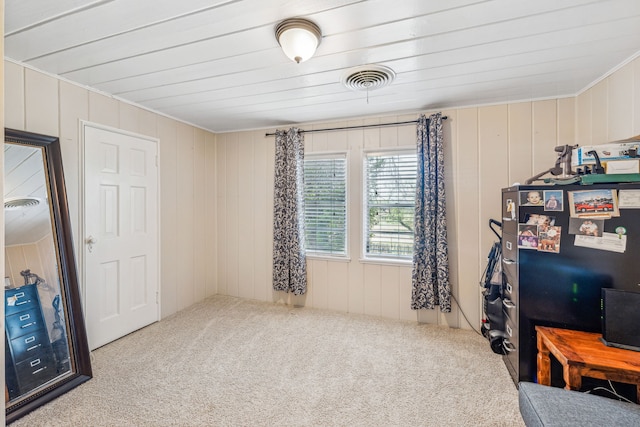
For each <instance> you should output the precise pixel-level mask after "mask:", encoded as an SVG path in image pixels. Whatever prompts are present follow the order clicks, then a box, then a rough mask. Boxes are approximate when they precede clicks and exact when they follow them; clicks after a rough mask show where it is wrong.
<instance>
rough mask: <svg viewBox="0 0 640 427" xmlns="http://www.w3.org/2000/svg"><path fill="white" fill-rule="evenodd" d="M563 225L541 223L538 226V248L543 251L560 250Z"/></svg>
mask: <svg viewBox="0 0 640 427" xmlns="http://www.w3.org/2000/svg"><path fill="white" fill-rule="evenodd" d="M561 232H562V227H559V226H555V225H548V226H546V225H541V226H539V227H538V250H539V251H542V252H553V253H559V252H560V235H561Z"/></svg>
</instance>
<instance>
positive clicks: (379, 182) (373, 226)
mask: <svg viewBox="0 0 640 427" xmlns="http://www.w3.org/2000/svg"><path fill="white" fill-rule="evenodd" d="M416 168H417V161H416V154H415V152H410V151H406V152H394V153H382V154H381V153H376V154H368V155H367V156H366V158H365V181H366V183H365V191H366V194H365V196H366V197H365V204H366V206H365V212H364V213H365V218H364V225H365V230H364V232H365V242H364V243H365V256H368V257H385V258H402V259H404V258H411V256H412V254H413V219H414V211H415V193H416Z"/></svg>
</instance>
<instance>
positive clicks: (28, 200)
mask: <svg viewBox="0 0 640 427" xmlns="http://www.w3.org/2000/svg"><path fill="white" fill-rule="evenodd" d="M39 204H40V199H38V198H37V197H13V198H10V199H6V200H5V201H4V208H5V209H26V208H32V207H35V206H38V205H39Z"/></svg>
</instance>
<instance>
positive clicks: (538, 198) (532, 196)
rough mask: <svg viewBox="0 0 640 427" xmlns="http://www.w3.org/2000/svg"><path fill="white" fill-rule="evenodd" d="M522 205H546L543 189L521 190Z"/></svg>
mask: <svg viewBox="0 0 640 427" xmlns="http://www.w3.org/2000/svg"><path fill="white" fill-rule="evenodd" d="M519 197H520V206H544V199H543V198H542V191H538V190H526V191H520V192H519Z"/></svg>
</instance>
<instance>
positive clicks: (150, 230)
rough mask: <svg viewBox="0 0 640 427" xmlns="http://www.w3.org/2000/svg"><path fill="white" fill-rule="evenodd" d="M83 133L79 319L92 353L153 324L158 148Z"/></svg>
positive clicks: (109, 134) (123, 137) (94, 131)
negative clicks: (83, 323) (82, 292)
mask: <svg viewBox="0 0 640 427" xmlns="http://www.w3.org/2000/svg"><path fill="white" fill-rule="evenodd" d="M83 129H84V231H85V234H84V239H85V245H84V264H85V269H84V273H85V274H84V287H85V317H86V323H87V334H88V338H89V347H90V348H91V349H92V350H93V349H95V348H98V347H100V346H102V345H104V344H107V343H109V342H111V341H113V340H115V339H118V338H120V337H122V336H124V335H126V334H128V333H130V332H133V331H135V330H137V329H140V328H142V327H144V326H146V325H148V324H150V323H153V322H155V321H157V320H158V319H159V313H160V310H159V268H158V267H159V264H158V262H159V247H158V241H159V239H158V234H159V231H158V226H159V222H158V212H159V209H158V167H157V150H158V144H157V141H155V140H150V139H145V138H142V137H136V136H132V135H129V134H123V133H118V132H116V131H113V130H107V129H104V128H100V127H94V126H92V125H90V124H84V126H83Z"/></svg>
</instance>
